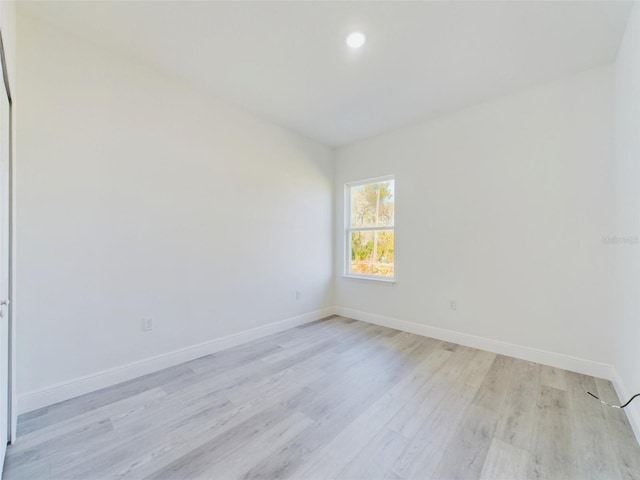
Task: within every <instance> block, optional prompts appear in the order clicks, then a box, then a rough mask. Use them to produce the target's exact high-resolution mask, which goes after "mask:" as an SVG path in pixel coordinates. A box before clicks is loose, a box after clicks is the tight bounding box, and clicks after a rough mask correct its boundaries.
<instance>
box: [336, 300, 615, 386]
mask: <svg viewBox="0 0 640 480" xmlns="http://www.w3.org/2000/svg"><path fill="white" fill-rule="evenodd" d="M335 313H336V314H337V315H341V316H344V317H348V318H353V319H356V320H361V321H363V322H367V323H373V324H375V325H380V326H383V327H389V328H394V329H396V330H402V331H404V332H409V333H415V334H417V335H422V336H425V337H430V338H437V339H438V340H444V341H447V342H452V343H457V344H459V345H465V346H467V347H473V348H478V349H480V350H486V351H489V352H493V353H499V354H501V355H507V356H509V357H515V358H520V359H522V360H528V361H530V362H536V363H541V364H543V365H549V366H552V367H556V368H562V369H564V370H571V371H572V372H578V373H582V374H585V375H591V376H592V377H599V378H606V379H608V380H611V379H612V378H613V367H612V366H611V365H608V364H606V363H600V362H594V361H592V360H585V359H583V358H578V357H573V356H571V355H565V354H562V353H554V352H549V351H546V350H540V349H538V348H533V347H527V346H524V345H517V344H515V343H508V342H502V341H500V340H492V339H490V338H485V337H479V336H477V335H470V334H468V333H462V332H456V331H454V330H447V329H444V328H438V327H432V326H429V325H423V324H421V323H414V322H408V321H406V320H398V319H396V318H391V317H385V316H382V315H376V314H373V313H367V312H362V311H359V310H352V309H350V308H343V307H336V310H335Z"/></svg>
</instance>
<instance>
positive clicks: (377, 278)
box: [342, 273, 396, 283]
mask: <svg viewBox="0 0 640 480" xmlns="http://www.w3.org/2000/svg"><path fill="white" fill-rule="evenodd" d="M342 276H343V277H344V278H355V279H356V280H373V281H374V282H382V283H396V279H395V278H394V277H383V276H381V275H378V276H375V275H358V274H356V273H345V274H344V275H342Z"/></svg>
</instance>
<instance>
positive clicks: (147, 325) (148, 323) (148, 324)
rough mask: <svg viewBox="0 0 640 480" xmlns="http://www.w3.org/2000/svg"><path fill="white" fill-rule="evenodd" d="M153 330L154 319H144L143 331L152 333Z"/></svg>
mask: <svg viewBox="0 0 640 480" xmlns="http://www.w3.org/2000/svg"><path fill="white" fill-rule="evenodd" d="M151 330H153V318H143V319H142V331H143V332H150V331H151Z"/></svg>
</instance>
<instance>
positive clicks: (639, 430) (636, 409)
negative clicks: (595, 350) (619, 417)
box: [611, 368, 640, 443]
mask: <svg viewBox="0 0 640 480" xmlns="http://www.w3.org/2000/svg"><path fill="white" fill-rule="evenodd" d="M612 370H613V378H611V383H613V388H615V390H616V393H617V394H618V398H619V399H620V401H622V402H626V401H627V400H628V399H629V398H631V395H632V393H631V391H630V390H629V389H628V388H627V386H626V385H625V383H624V382H623V381H622V377H620V374H619V373H618V371H617V370H616V369H615V368H613V369H612ZM624 412H625V413H626V414H627V418H628V419H629V423H630V424H631V428H633V433H635V435H636V439H637V440H638V443H640V400H638V399H636V400H635V402H634V403H632V404H630V405H629V406H628V407H626V408H625V409H624Z"/></svg>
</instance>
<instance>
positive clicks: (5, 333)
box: [0, 79, 11, 472]
mask: <svg viewBox="0 0 640 480" xmlns="http://www.w3.org/2000/svg"><path fill="white" fill-rule="evenodd" d="M10 135H11V132H10V107H9V99H8V98H7V93H6V90H5V86H4V82H3V81H2V79H0V472H1V471H2V466H3V465H4V455H5V453H6V450H7V441H8V424H9V421H8V410H9V409H8V405H9V314H10V310H9V301H8V299H9V275H10V271H9V270H10V261H9V258H10V257H9V233H10V228H9V224H10V223H9V222H10V216H9V212H10V198H11V197H10V185H11V183H10V176H11V169H10V158H11V157H10V149H11V143H10V138H11V137H10Z"/></svg>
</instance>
